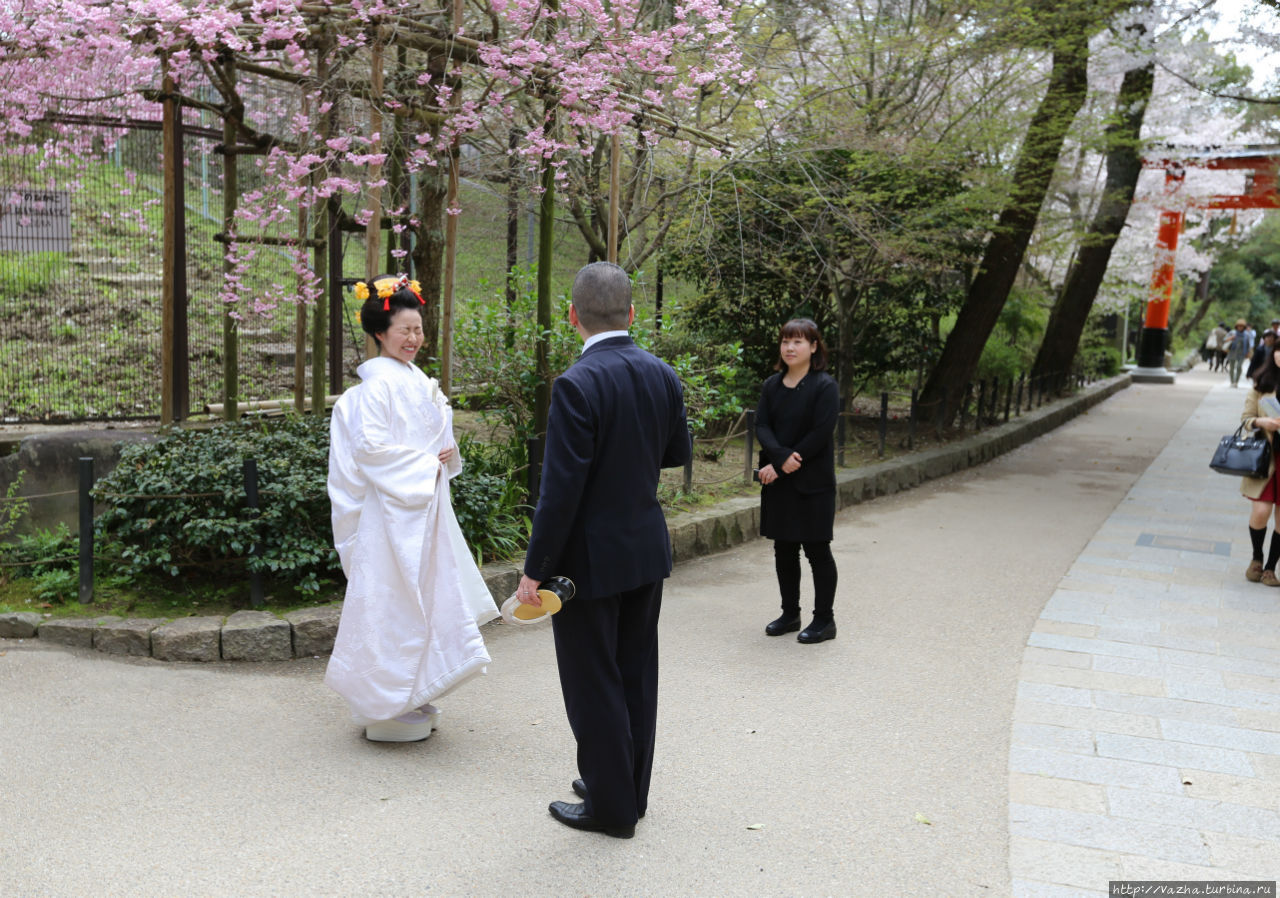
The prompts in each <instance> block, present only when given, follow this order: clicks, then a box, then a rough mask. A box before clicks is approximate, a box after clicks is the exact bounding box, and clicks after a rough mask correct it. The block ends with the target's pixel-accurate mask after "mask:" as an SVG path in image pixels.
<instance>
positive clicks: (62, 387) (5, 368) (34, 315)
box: [0, 111, 363, 423]
mask: <svg viewBox="0 0 1280 898" xmlns="http://www.w3.org/2000/svg"><path fill="white" fill-rule="evenodd" d="M215 125H216V123H215V122H214V121H212V120H210V121H208V122H207V123H205V122H200V121H198V119H197V117H196V116H195V115H194V113H192V112H190V111H188V115H187V120H186V125H185V126H184V130H185V134H184V141H183V156H184V166H183V171H184V176H185V177H184V184H183V187H184V194H185V204H184V205H185V216H184V217H185V228H184V230H185V235H186V250H187V255H186V266H185V274H186V281H187V296H188V303H187V328H188V347H189V353H188V358H187V368H188V383H189V409H190V411H191V412H192V413H198V412H199V411H201V410H202V409H203V407H204V406H205V405H207V404H211V403H216V402H219V401H221V398H222V381H223V322H224V319H225V316H226V308H225V305H224V303H222V302H221V301H220V299H219V291H220V288H221V286H222V271H223V256H224V254H225V252H226V247H225V245H224V244H222V243H219V242H218V241H217V240H216V239H215V235H216V234H218V233H220V232H221V231H222V230H223V228H222V220H221V216H222V179H223V168H224V164H225V162H226V158H227V157H225V156H223V155H221V154H220V153H219V152H217V149H218V144H219V143H220V134H219V132H218V131H217V130H216V129H215V127H214V126H215ZM83 130H84V131H88V132H91V133H92V134H93V136H94V138H95V140H96V141H97V142H98V143H99V145H100V146H106V147H110V149H109V150H108V151H107V152H105V154H103V156H102V157H101V158H100V159H99V160H96V161H93V162H85V161H83V160H80V159H72V158H71V157H67V158H59V154H58V152H57V145H56V143H54V144H51V145H50V146H44V145H42V144H40V143H34V142H33V143H32V144H30V145H26V146H16V147H15V146H6V147H4V148H3V149H0V422H3V423H15V422H30V421H76V420H95V419H96V420H102V419H124V418H151V417H158V416H159V415H160V413H161V390H160V383H161V331H162V327H161V317H162V309H161V288H162V266H163V258H162V245H163V231H162V218H163V178H162V167H161V134H160V132H159V130H150V129H148V128H146V127H144V126H139V127H133V128H131V129H129V130H128V131H127V132H125V131H121V130H118V129H113V128H108V127H103V126H95V125H92V124H87V125H84V126H83ZM82 136H83V135H82ZM51 147H52V148H51ZM246 168H248V166H246V165H244V164H243V163H242V165H241V169H240V170H241V173H242V174H241V183H242V184H243V182H244V180H245V176H244V171H245V169H246ZM294 278H295V276H294V274H293V260H292V257H291V256H290V255H289V253H288V251H287V250H285V249H283V248H276V247H265V246H264V247H261V248H260V249H259V250H258V252H257V256H256V258H255V260H254V262H253V263H252V265H251V266H250V267H249V270H248V273H247V276H246V277H245V281H244V283H245V288H246V290H245V292H246V293H248V294H250V295H252V294H254V293H255V292H258V293H259V294H260V295H265V294H266V291H267V290H268V288H269V286H270V285H272V284H289V283H291V282H292V281H293V280H294ZM299 312H302V313H304V314H306V313H307V310H306V309H305V308H303V307H300V306H297V305H295V304H293V303H284V304H281V305H280V306H278V308H277V309H276V310H275V311H274V312H273V313H272V314H271V315H270V316H268V317H254V318H250V319H246V320H244V321H243V322H242V323H241V324H240V325H239V327H238V331H239V342H240V352H239V364H238V370H239V384H238V398H239V399H240V400H242V401H254V400H263V399H278V398H283V397H287V396H290V395H291V394H292V392H293V383H294V348H293V347H294V328H295V320H296V316H297V314H299ZM345 325H346V326H345V330H346V331H347V333H345V334H344V339H343V341H342V342H343V346H344V351H343V355H344V358H343V365H342V369H343V371H344V372H350V371H353V370H354V367H355V365H356V364H358V362H359V352H360V351H361V350H362V347H363V340H362V339H360V340H357V339H356V337H357V336H358V333H357V332H358V326H356V325H355V323H354V321H348V322H345ZM308 377H309V374H308Z"/></svg>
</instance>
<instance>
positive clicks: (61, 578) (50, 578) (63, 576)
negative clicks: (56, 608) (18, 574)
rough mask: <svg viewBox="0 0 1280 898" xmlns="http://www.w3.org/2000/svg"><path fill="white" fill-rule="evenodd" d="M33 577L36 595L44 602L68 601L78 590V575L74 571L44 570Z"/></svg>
mask: <svg viewBox="0 0 1280 898" xmlns="http://www.w3.org/2000/svg"><path fill="white" fill-rule="evenodd" d="M33 579H34V581H35V584H34V586H35V589H34V592H35V594H36V597H37V598H41V599H44V600H45V601H46V602H67V601H70V600H71V599H74V598H75V597H76V595H77V594H78V593H79V590H80V576H79V574H78V573H77V572H76V571H69V570H55V571H45V572H44V573H42V574H37V575H36V576H35V577H34V578H33Z"/></svg>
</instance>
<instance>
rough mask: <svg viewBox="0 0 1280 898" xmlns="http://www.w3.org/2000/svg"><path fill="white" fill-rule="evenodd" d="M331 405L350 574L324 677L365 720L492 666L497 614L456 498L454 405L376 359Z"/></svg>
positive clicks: (335, 489) (339, 520) (390, 713)
mask: <svg viewBox="0 0 1280 898" xmlns="http://www.w3.org/2000/svg"><path fill="white" fill-rule="evenodd" d="M357 373H358V374H359V375H360V378H361V381H362V383H361V384H360V385H359V386H357V387H353V388H352V389H350V390H347V391H346V392H345V393H344V394H343V395H342V397H341V398H340V399H339V400H338V403H337V405H336V406H334V409H333V420H332V422H331V424H330V443H329V499H330V501H331V502H332V504H333V539H334V544H335V546H336V548H337V550H338V556H339V557H340V558H341V559H342V570H343V572H344V573H345V574H346V575H347V581H348V583H347V595H346V601H345V602H344V604H343V606H342V619H341V621H340V622H339V625H338V636H337V640H336V642H335V643H334V647H333V655H332V657H330V659H329V667H328V670H327V671H326V672H325V678H324V681H325V683H327V684H328V685H329V686H330V687H332V688H333V689H334V690H336V691H337V692H338V693H340V694H341V695H342V696H343V697H344V698H345V699H346V700H347V702H348V703H349V704H350V706H351V716H352V719H353V720H355V722H356V723H358V724H361V725H365V726H367V725H368V724H369V723H372V722H373V721H378V720H389V719H390V718H392V717H397V716H399V715H401V714H405V713H408V712H410V711H412V710H414V709H415V708H417V707H419V706H420V705H424V704H426V703H427V702H431V701H434V700H435V699H437V698H439V697H440V696H442V695H444V694H445V693H447V692H449V691H450V690H452V689H454V688H456V687H457V686H459V685H460V684H462V683H464V682H466V681H467V680H469V679H470V678H471V677H473V676H476V675H478V674H481V673H484V671H485V665H487V664H488V663H489V655H488V653H487V652H486V651H485V647H484V639H483V638H482V637H481V636H480V624H483V623H484V622H485V621H488V620H492V619H493V618H495V617H497V615H498V612H497V609H496V608H495V606H494V602H493V598H492V596H491V595H490V594H489V589H488V587H486V586H485V582H484V579H483V578H482V577H481V576H480V571H479V569H478V568H477V567H476V564H475V561H474V560H473V559H472V557H471V552H470V550H469V549H468V548H467V545H466V542H465V541H464V540H463V537H462V530H461V529H460V528H459V527H458V520H457V518H455V517H454V514H453V506H452V505H451V503H450V501H449V480H450V478H452V477H455V476H456V475H457V474H458V473H459V472H460V471H461V470H462V459H461V458H459V457H458V455H457V453H456V452H455V453H454V455H453V457H452V458H451V459H449V461H448V463H447V464H445V465H443V466H442V465H441V463H440V459H439V455H438V453H439V452H440V451H441V450H442V449H446V448H448V447H450V446H452V445H453V444H454V441H453V411H452V409H450V408H449V403H448V400H447V399H446V398H445V397H444V395H443V394H442V393H441V392H440V389H439V387H438V386H437V384H436V382H435V381H434V380H432V379H431V378H429V377H427V376H426V375H425V374H423V373H422V372H421V371H420V370H419V369H418V368H417V367H416V366H414V365H408V364H405V363H404V362H400V361H396V360H395V359H388V358H382V357H378V358H374V359H370V360H369V361H367V362H365V363H364V364H363V365H361V366H360V368H359V369H358V371H357Z"/></svg>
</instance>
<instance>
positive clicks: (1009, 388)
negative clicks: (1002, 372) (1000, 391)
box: [1004, 374, 1013, 424]
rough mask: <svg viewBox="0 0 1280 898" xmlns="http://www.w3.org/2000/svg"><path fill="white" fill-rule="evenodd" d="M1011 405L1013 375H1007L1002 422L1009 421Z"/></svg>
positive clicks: (1006, 422)
mask: <svg viewBox="0 0 1280 898" xmlns="http://www.w3.org/2000/svg"><path fill="white" fill-rule="evenodd" d="M1011 405H1013V375H1012V374H1011V375H1009V383H1007V384H1006V385H1005V388H1004V423H1005V424H1008V423H1009V412H1010V411H1011V409H1010V406H1011Z"/></svg>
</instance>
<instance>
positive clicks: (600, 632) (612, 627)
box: [516, 262, 691, 838]
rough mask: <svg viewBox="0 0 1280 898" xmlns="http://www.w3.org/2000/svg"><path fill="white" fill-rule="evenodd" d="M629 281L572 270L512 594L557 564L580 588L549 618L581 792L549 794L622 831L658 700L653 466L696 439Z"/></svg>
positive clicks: (630, 820)
mask: <svg viewBox="0 0 1280 898" xmlns="http://www.w3.org/2000/svg"><path fill="white" fill-rule="evenodd" d="M634 320H635V308H634V307H633V306H632V305H631V281H630V279H629V278H628V277H627V273H626V272H625V271H623V270H622V269H621V268H619V267H618V266H617V265H614V264H612V263H610V262H595V263H593V264H591V265H588V266H586V267H585V268H583V269H582V270H581V271H579V272H578V275H577V277H576V278H575V279H574V282H573V294H572V304H571V305H570V307H569V323H570V324H572V325H573V326H574V327H575V328H576V329H577V331H578V333H579V335H580V336H581V337H582V339H583V341H584V342H585V345H584V346H583V349H582V355H581V356H580V357H579V359H578V361H577V362H576V363H574V365H573V366H572V367H571V368H569V370H568V371H566V372H565V373H564V374H562V375H560V377H559V378H557V380H556V382H555V388H554V389H553V390H552V393H551V409H550V413H549V416H548V420H547V440H546V450H545V452H544V455H543V468H542V483H541V490H540V494H539V498H538V507H537V509H536V510H535V511H534V515H533V533H532V535H531V536H530V539H529V549H528V552H527V553H526V555H525V563H524V576H523V577H521V578H520V586H519V588H518V589H517V590H516V595H517V597H518V598H519V600H520V601H521V602H524V603H525V604H531V605H537V604H540V600H539V599H538V597H537V592H536V590H537V587H538V584H539V583H540V582H541V581H543V580H546V579H548V578H550V577H553V576H556V575H562V576H565V577H568V578H569V579H570V580H572V581H573V582H574V584H575V586H576V594H575V595H574V598H573V599H572V600H571V601H569V602H566V603H565V604H564V607H563V608H562V609H561V610H560V611H559V612H558V613H557V614H556V615H555V617H553V618H552V628H553V630H554V633H555V644H556V665H557V667H558V668H559V670H560V689H561V692H562V693H563V694H564V704H565V711H566V712H567V714H568V717H569V726H570V727H571V728H572V730H573V735H574V738H575V739H576V740H577V743H578V772H579V775H580V777H581V778H580V779H577V780H574V782H573V790H574V792H576V793H577V794H578V795H579V797H581V798H582V803H580V804H570V803H568V802H563V801H555V802H552V803H551V806H550V811H551V816H553V817H555V818H556V819H557V820H559V821H560V822H561V823H563V824H565V825H566V826H571V827H573V828H575V829H584V830H590V831H592V832H603V833H607V834H608V835H611V836H616V837H618V838H630V837H631V836H632V835H633V834H634V833H635V824H636V820H637V818H639V817H643V816H644V812H645V806H646V803H647V801H648V796H649V776H650V773H651V771H652V769H653V746H654V733H655V727H656V721H657V710H658V611H659V608H660V607H661V604H662V581H663V579H664V578H665V577H666V576H667V575H668V574H670V573H671V542H670V540H669V538H668V536H667V524H666V519H665V518H664V517H663V514H662V507H661V506H660V505H659V504H658V499H657V487H658V475H659V470H660V469H661V468H666V467H675V466H678V465H682V464H684V463H685V462H686V461H687V460H688V458H689V453H690V451H691V446H690V441H689V427H688V423H687V422H686V420H685V410H684V393H683V390H682V388H681V386H680V380H679V378H677V377H676V373H675V372H674V371H672V370H671V367H670V366H669V365H667V364H666V363H665V362H662V361H660V360H659V359H657V358H655V357H654V356H652V355H650V354H649V353H647V352H645V351H644V350H642V349H640V348H639V347H638V346H636V345H635V343H634V342H632V340H631V337H630V336H628V335H627V327H628V326H629V325H630V324H631V322H632V321H634Z"/></svg>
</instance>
